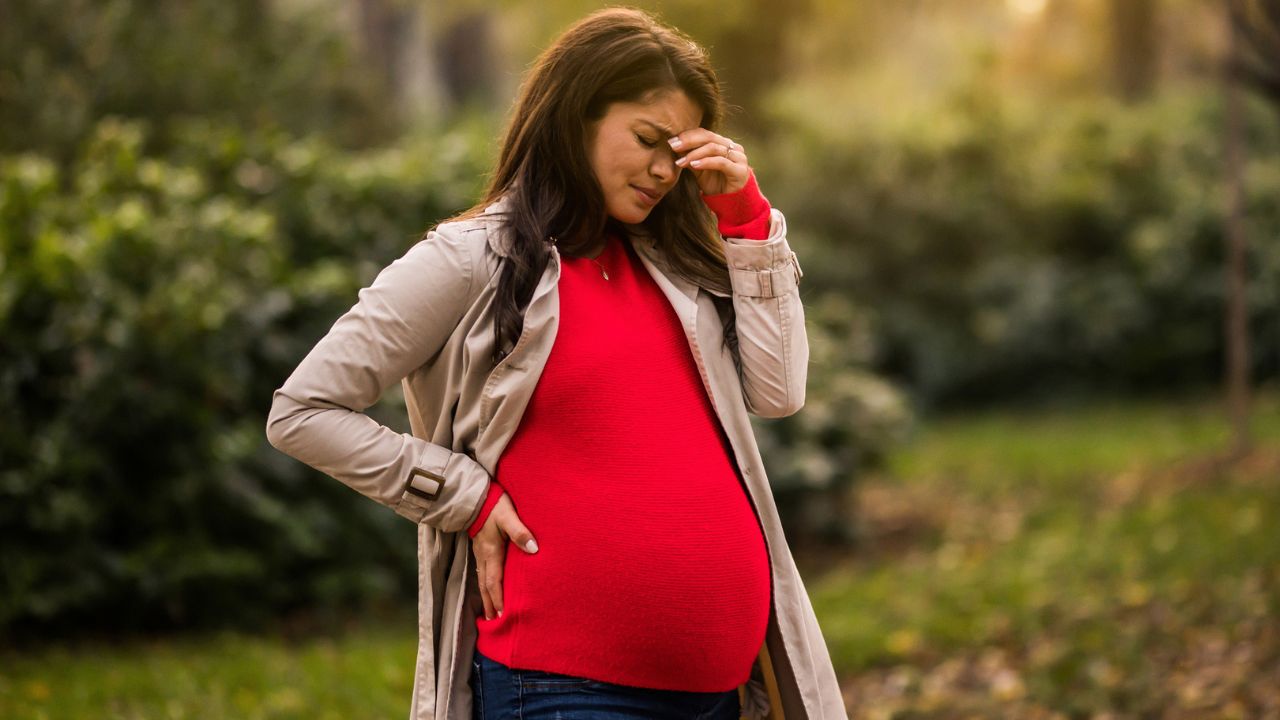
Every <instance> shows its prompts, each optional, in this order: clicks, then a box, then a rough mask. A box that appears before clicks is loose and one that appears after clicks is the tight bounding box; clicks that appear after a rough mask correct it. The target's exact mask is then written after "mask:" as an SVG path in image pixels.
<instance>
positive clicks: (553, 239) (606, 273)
mask: <svg viewBox="0 0 1280 720" xmlns="http://www.w3.org/2000/svg"><path fill="white" fill-rule="evenodd" d="M558 242H559V240H558V239H557V238H556V236H555V235H552V236H551V243H552V244H553V245H554V244H556V243H558ZM608 247H609V245H608V240H606V241H605V248H606V249H608ZM600 254H601V255H603V254H604V250H601V251H600ZM587 259H588V260H590V261H591V262H593V263H595V264H596V267H598V268H600V275H601V276H603V277H604V279H605V280H608V279H609V271H608V270H605V269H604V266H603V265H601V264H600V261H599V260H596V259H595V258H587Z"/></svg>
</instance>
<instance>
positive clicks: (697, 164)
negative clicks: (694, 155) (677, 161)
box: [689, 160, 702, 167]
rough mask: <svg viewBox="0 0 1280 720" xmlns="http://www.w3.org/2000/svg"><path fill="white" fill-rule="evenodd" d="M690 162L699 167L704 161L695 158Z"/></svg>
mask: <svg viewBox="0 0 1280 720" xmlns="http://www.w3.org/2000/svg"><path fill="white" fill-rule="evenodd" d="M689 164H690V165H692V166H694V167H698V166H699V165H701V164H702V161H701V160H694V161H693V162H691V163H689Z"/></svg>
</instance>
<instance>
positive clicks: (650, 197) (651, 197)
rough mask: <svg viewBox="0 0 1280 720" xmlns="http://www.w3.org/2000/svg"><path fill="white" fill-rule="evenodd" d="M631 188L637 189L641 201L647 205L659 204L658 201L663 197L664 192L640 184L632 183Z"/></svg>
mask: <svg viewBox="0 0 1280 720" xmlns="http://www.w3.org/2000/svg"><path fill="white" fill-rule="evenodd" d="M631 188H632V189H633V190H635V191H636V196H637V197H639V198H640V201H641V202H643V203H645V204H647V205H657V204H658V201H659V200H661V199H662V193H659V192H654V191H653V190H648V189H646V188H642V187H639V186H638V185H632V186H631Z"/></svg>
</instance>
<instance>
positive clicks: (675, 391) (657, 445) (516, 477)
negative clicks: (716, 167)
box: [468, 175, 771, 692]
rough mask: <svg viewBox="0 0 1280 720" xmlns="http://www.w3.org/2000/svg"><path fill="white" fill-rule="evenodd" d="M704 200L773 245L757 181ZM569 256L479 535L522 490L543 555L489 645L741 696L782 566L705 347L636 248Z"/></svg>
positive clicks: (725, 221)
mask: <svg viewBox="0 0 1280 720" xmlns="http://www.w3.org/2000/svg"><path fill="white" fill-rule="evenodd" d="M703 199H704V201H705V202H706V203H707V205H708V206H709V207H710V208H711V209H712V210H713V211H714V212H715V213H716V215H717V217H718V220H719V223H718V224H719V227H720V232H721V234H722V235H726V236H730V237H747V238H754V239H763V238H764V237H766V236H767V233H768V229H769V204H768V201H767V200H766V199H765V197H764V196H763V195H762V194H760V191H759V187H758V186H757V185H756V182H755V177H754V175H753V176H752V177H751V179H750V181H749V183H748V185H747V186H746V187H745V188H743V189H742V190H740V191H738V192H736V193H725V194H721V195H710V196H703ZM561 260H562V266H561V274H560V281H559V285H558V288H557V290H558V293H559V298H560V319H559V326H558V329H557V332H556V338H555V343H554V344H553V346H552V349H551V353H550V355H549V356H548V358H547V362H546V365H545V367H544V369H543V371H542V375H541V376H540V377H539V379H538V384H537V385H536V386H535V388H534V392H533V394H532V396H531V397H530V400H529V405H528V407H527V408H526V409H525V412H524V415H523V417H522V418H521V422H520V425H519V427H518V428H517V430H516V432H515V434H514V436H513V437H512V439H511V441H510V443H509V444H508V446H507V448H506V449H505V451H504V452H503V454H502V456H501V458H500V459H499V461H498V467H497V468H496V470H495V477H494V482H493V483H492V485H491V487H490V491H489V494H488V496H487V497H486V499H485V503H484V505H483V507H482V509H481V512H480V515H479V517H477V518H476V520H475V522H474V523H473V524H472V525H471V527H470V528H468V533H469V534H470V535H471V536H473V537H474V536H475V534H476V533H478V532H479V531H480V528H481V527H483V525H484V522H485V520H486V519H487V518H488V515H489V512H490V511H491V510H492V509H493V506H494V504H495V503H497V501H498V498H499V497H501V495H502V493H503V492H504V491H505V492H508V493H510V495H511V500H512V504H513V505H514V506H515V508H516V511H517V512H518V513H519V515H520V519H521V520H522V521H523V522H524V524H525V525H526V526H528V528H529V529H530V530H531V531H532V532H533V535H534V537H535V538H537V540H538V552H537V553H535V554H532V555H530V554H527V553H525V552H524V551H522V550H520V549H519V548H517V547H515V545H514V544H513V543H508V546H507V552H506V560H505V566H504V571H503V584H502V585H503V615H502V617H495V618H493V619H492V620H485V619H484V618H483V617H479V618H477V621H476V622H477V628H478V638H477V641H476V643H477V648H478V649H479V650H480V652H482V653H484V654H485V655H486V656H488V657H491V658H493V659H495V660H498V661H499V662H502V663H504V664H506V665H508V666H510V667H514V668H521V669H534V670H544V671H549V672H557V673H564V674H568V675H576V676H581V677H589V678H593V679H596V680H603V681H606V682H611V683H617V684H622V685H632V686H637V687H647V688H658V689H666V690H685V691H699V692H713V691H724V690H730V689H733V688H735V687H737V686H738V685H740V684H742V683H744V682H746V680H747V677H748V675H749V673H750V669H751V664H752V662H753V661H754V660H755V657H756V655H757V654H758V653H759V651H760V646H761V644H762V643H763V642H764V633H765V628H766V626H767V623H768V618H769V605H770V593H771V584H770V574H769V559H768V554H767V550H766V547H765V543H764V537H763V535H762V533H761V530H760V525H759V521H758V520H757V519H756V517H755V513H754V512H753V511H752V508H751V502H750V499H749V498H748V497H747V494H746V490H745V488H744V487H743V486H742V484H741V480H740V479H739V477H738V474H737V470H736V466H735V464H734V461H733V456H732V451H731V450H730V449H729V447H728V444H727V442H726V441H725V440H724V438H723V435H722V431H721V429H720V426H719V420H718V419H717V417H716V415H715V411H714V410H713V408H712V406H711V402H710V400H709V398H708V397H707V392H706V389H705V387H704V386H703V384H702V380H701V377H700V375H699V373H698V368H697V365H696V363H695V362H694V359H693V353H692V350H691V349H690V347H689V341H688V339H687V337H686V336H685V333H684V329H683V328H682V327H681V324H680V321H679V318H678V317H677V316H676V314H675V311H674V309H673V308H672V307H671V305H670V302H669V301H668V300H667V298H666V296H665V295H664V294H663V293H662V290H661V289H660V288H659V287H658V286H657V284H656V283H655V282H654V280H653V278H652V276H650V275H649V273H648V271H647V270H645V268H644V265H643V264H642V263H641V261H640V259H639V257H638V256H637V255H636V254H635V251H634V250H633V249H632V248H631V245H630V243H629V242H626V241H625V240H623V239H622V238H619V237H617V236H609V237H608V238H607V243H606V246H605V249H604V251H603V252H602V253H601V254H600V256H599V257H597V258H596V259H595V260H596V261H595V262H593V261H592V260H591V259H588V258H570V257H563V256H562V258H561ZM596 262H599V263H600V265H603V266H604V267H605V268H606V269H607V270H608V273H609V279H608V280H605V279H604V278H603V277H602V276H601V273H600V267H599V266H598V265H597V264H596Z"/></svg>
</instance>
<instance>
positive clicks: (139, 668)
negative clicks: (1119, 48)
mask: <svg viewBox="0 0 1280 720" xmlns="http://www.w3.org/2000/svg"><path fill="white" fill-rule="evenodd" d="M1255 410H1256V412H1255V424H1254V429H1255V434H1256V440H1257V445H1258V447H1259V451H1258V452H1256V453H1254V454H1253V455H1252V456H1251V457H1250V458H1248V459H1247V460H1246V461H1244V462H1242V463H1238V464H1235V465H1224V464H1220V463H1216V462H1214V461H1213V457H1214V453H1215V452H1217V451H1219V450H1220V449H1221V448H1223V447H1225V446H1226V428H1225V424H1224V422H1223V420H1222V413H1221V412H1220V410H1219V409H1218V408H1217V405H1216V403H1214V402H1213V401H1208V400H1195V399H1191V400H1186V399H1181V400H1166V401H1141V402H1137V401H1122V402H1114V403H1105V404H1099V403H1094V404H1087V405H1079V406H1075V407H1071V408H1060V409H1056V410H1055V409H1045V410H1035V411H1030V410H1028V411H992V412H983V413H980V414H967V415H963V416H956V417H950V418H943V419H939V420H936V421H933V422H930V423H927V424H926V425H925V426H924V427H923V428H922V430H921V432H920V433H919V434H918V436H917V437H916V438H915V440H914V441H913V442H912V443H911V444H910V445H909V446H907V447H904V448H902V449H901V450H900V451H899V452H898V453H897V454H896V455H895V456H894V457H893V458H892V459H891V461H890V463H889V467H888V469H887V470H886V471H885V472H883V473H882V474H881V475H879V476H877V477H872V478H868V479H866V481H865V482H864V483H863V485H862V490H861V493H860V496H859V503H860V505H859V513H860V517H862V518H864V520H865V528H866V530H865V532H866V539H867V542H866V543H865V544H864V545H863V546H861V547H860V548H859V549H858V550H857V551H856V552H855V553H853V554H851V555H848V556H845V557H842V558H839V561H838V562H835V563H826V564H825V566H824V567H825V570H824V571H823V572H822V573H821V574H818V573H817V572H814V573H812V574H810V575H809V576H808V587H809V590H810V593H811V595H812V597H813V602H814V607H815V609H816V611H817V612H818V615H819V620H820V622H821V624H822V627H823V629H824V632H825V635H826V638H827V641H828V645H829V647H830V650H831V653H832V657H833V659H834V660H835V663H836V665H837V669H838V672H839V674H840V676H841V680H842V684H843V686H844V688H845V692H846V697H847V699H848V705H849V708H850V713H851V715H852V716H853V717H855V718H917V717H938V718H951V717H957V718H960V717H965V718H969V717H973V718H1003V717H1027V718H1039V717H1045V718H1050V717H1054V718H1077V717H1078V718H1085V717H1116V718H1118V717H1167V718H1184V717H1186V718H1191V717H1196V718H1198V717H1205V718H1208V717H1228V718H1229V717H1240V718H1246V717H1249V718H1251V717H1280V690H1278V689H1280V392H1276V391H1271V392H1268V393H1266V394H1265V395H1263V396H1262V397H1261V398H1260V400H1259V402H1258V403H1257V406H1256V408H1255ZM414 652H415V624H414V619H413V617H412V616H406V617H393V618H389V619H381V620H374V621H357V622H356V623H355V624H354V625H353V627H351V628H347V629H339V630H338V631H335V632H333V633H328V634H326V636H324V637H311V638H309V639H307V640H305V641H302V642H294V641H291V640H288V639H286V637H285V636H283V635H281V636H279V637H254V636H246V635H241V634H236V633H218V634H206V635H192V636H185V637H181V638H171V639H160V640H137V641H131V642H128V643H124V644H107V643H101V642H79V643H75V644H72V645H55V646H49V647H46V648H42V649H39V650H37V651H29V652H24V653H15V652H6V651H2V650H0V717H3V718H49V719H51V720H52V719H56V718H120V719H133V718H303V717H305V718H310V719H314V718H383V717H397V716H402V715H403V714H404V713H405V712H406V709H407V704H408V699H409V693H410V691H411V672H412V669H413V662H414Z"/></svg>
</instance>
